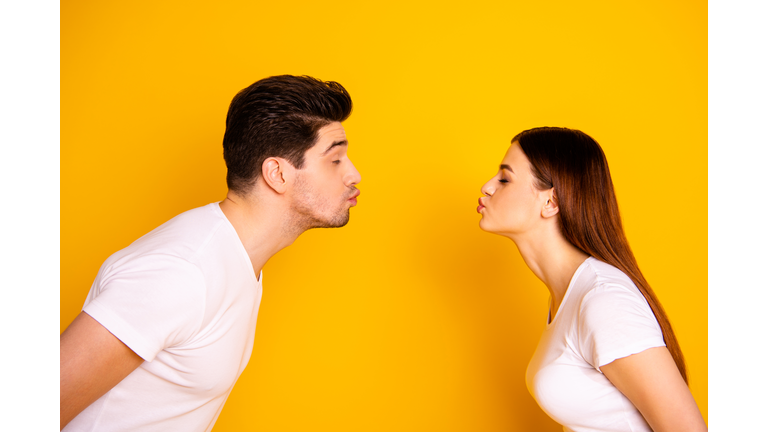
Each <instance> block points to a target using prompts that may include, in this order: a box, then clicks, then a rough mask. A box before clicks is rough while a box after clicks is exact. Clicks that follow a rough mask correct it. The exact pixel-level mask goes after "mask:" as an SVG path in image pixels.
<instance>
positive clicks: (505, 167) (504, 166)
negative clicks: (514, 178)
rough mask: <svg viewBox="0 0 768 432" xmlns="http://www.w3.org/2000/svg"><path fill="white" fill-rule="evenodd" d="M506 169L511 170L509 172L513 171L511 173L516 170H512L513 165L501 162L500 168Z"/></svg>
mask: <svg viewBox="0 0 768 432" xmlns="http://www.w3.org/2000/svg"><path fill="white" fill-rule="evenodd" d="M504 169H505V170H507V171H509V172H511V173H514V171H512V167H511V166H509V165H507V164H501V165H499V170H504Z"/></svg>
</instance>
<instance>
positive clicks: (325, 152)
mask: <svg viewBox="0 0 768 432" xmlns="http://www.w3.org/2000/svg"><path fill="white" fill-rule="evenodd" d="M347 144H349V143H348V142H347V140H341V141H334V142H333V144H331V145H330V146H329V147H328V148H327V149H325V151H324V152H322V153H320V156H325V155H327V154H328V152H329V151H331V149H332V148H334V147H336V146H345V145H347Z"/></svg>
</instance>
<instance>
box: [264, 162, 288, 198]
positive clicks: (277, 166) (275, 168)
mask: <svg viewBox="0 0 768 432" xmlns="http://www.w3.org/2000/svg"><path fill="white" fill-rule="evenodd" d="M290 168H291V166H290V164H289V163H288V161H287V160H285V159H283V158H278V157H269V158H267V159H265V160H264V163H262V164H261V177H262V178H263V179H264V182H265V183H266V184H267V186H269V187H270V188H272V190H274V191H275V192H277V193H279V194H282V193H285V191H286V190H287V187H288V186H287V179H288V177H289V176H290V173H288V171H290Z"/></svg>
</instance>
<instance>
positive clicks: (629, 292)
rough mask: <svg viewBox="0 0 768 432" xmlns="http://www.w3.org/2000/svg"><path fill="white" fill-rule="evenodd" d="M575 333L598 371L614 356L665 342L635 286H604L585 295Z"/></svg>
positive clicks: (586, 358)
mask: <svg viewBox="0 0 768 432" xmlns="http://www.w3.org/2000/svg"><path fill="white" fill-rule="evenodd" d="M578 337H579V348H580V351H581V355H582V356H583V357H584V359H585V360H586V361H587V363H589V364H590V365H592V366H593V367H594V368H595V369H597V370H598V371H600V366H603V365H606V364H608V363H611V362H613V361H614V360H616V359H619V358H622V357H627V356H630V355H632V354H637V353H639V352H642V351H645V350H647V349H648V348H654V347H660V346H665V343H664V336H663V335H662V333H661V327H659V323H658V322H657V321H656V317H655V316H654V315H653V311H652V310H651V308H650V306H649V305H648V303H647V302H646V300H645V298H644V297H643V295H642V294H641V293H640V292H639V291H638V290H637V288H635V287H634V286H631V287H625V286H620V285H617V286H607V287H605V286H604V287H599V288H596V289H594V290H592V291H590V292H589V293H588V294H587V295H585V296H584V299H583V301H582V303H581V307H580V310H579V316H578ZM601 372H602V371H601Z"/></svg>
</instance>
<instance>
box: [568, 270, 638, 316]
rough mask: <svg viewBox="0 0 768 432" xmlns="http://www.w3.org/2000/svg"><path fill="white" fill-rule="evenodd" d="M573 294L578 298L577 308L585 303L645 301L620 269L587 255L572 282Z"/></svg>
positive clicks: (601, 303) (603, 304)
mask: <svg viewBox="0 0 768 432" xmlns="http://www.w3.org/2000/svg"><path fill="white" fill-rule="evenodd" d="M572 288H573V291H574V293H573V294H574V295H575V296H576V297H577V298H578V304H579V309H581V310H584V309H585V307H587V305H589V304H590V303H592V304H596V303H598V304H600V308H603V307H606V306H608V305H611V304H616V303H617V302H619V303H623V302H627V301H629V302H631V303H639V304H640V305H642V304H644V303H646V301H645V298H644V297H643V295H642V293H640V290H639V289H638V288H637V286H636V285H635V284H634V282H632V279H630V278H629V276H627V275H626V274H625V273H624V272H623V271H621V270H620V269H618V268H616V267H614V266H612V265H610V264H608V263H605V262H603V261H600V260H598V259H596V258H593V257H589V258H587V260H586V261H585V262H584V264H583V265H582V267H581V268H580V271H579V273H578V274H577V279H576V280H574V283H573V287H572Z"/></svg>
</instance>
